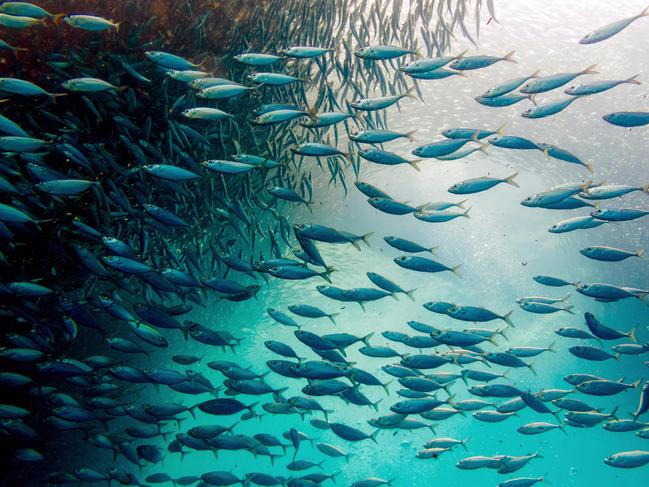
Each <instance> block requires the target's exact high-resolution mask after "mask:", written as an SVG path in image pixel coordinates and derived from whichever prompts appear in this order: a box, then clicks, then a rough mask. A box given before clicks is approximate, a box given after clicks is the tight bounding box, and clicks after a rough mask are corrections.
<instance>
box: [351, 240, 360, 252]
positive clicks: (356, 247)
mask: <svg viewBox="0 0 649 487" xmlns="http://www.w3.org/2000/svg"><path fill="white" fill-rule="evenodd" d="M350 243H351V244H352V245H353V246H354V248H355V249H356V250H361V246H360V245H358V242H357V241H356V240H352V241H351V242H350Z"/></svg>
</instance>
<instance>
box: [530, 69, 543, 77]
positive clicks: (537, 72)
mask: <svg viewBox="0 0 649 487" xmlns="http://www.w3.org/2000/svg"><path fill="white" fill-rule="evenodd" d="M539 74H541V70H540V69H537V70H536V71H534V72H533V73H532V74H530V78H538V77H539Z"/></svg>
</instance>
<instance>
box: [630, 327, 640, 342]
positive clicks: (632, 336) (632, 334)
mask: <svg viewBox="0 0 649 487" xmlns="http://www.w3.org/2000/svg"><path fill="white" fill-rule="evenodd" d="M637 329H638V327H637V326H634V327H633V328H631V329H630V330H629V340H631V341H632V342H633V343H638V339H637V338H636V336H635V332H636V330H637Z"/></svg>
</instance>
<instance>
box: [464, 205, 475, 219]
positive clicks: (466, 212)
mask: <svg viewBox="0 0 649 487" xmlns="http://www.w3.org/2000/svg"><path fill="white" fill-rule="evenodd" d="M471 208H473V207H472V206H469V207H468V208H467V209H466V210H465V211H464V213H462V216H463V217H464V218H471V217H470V216H469V210H470V209H471Z"/></svg>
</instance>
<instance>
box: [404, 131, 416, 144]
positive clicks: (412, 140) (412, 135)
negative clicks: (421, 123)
mask: <svg viewBox="0 0 649 487" xmlns="http://www.w3.org/2000/svg"><path fill="white" fill-rule="evenodd" d="M417 130H418V129H415V130H411V131H410V132H406V138H407V139H408V140H409V141H410V142H415V140H417V139H415V137H414V135H415V133H416V132H417Z"/></svg>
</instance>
